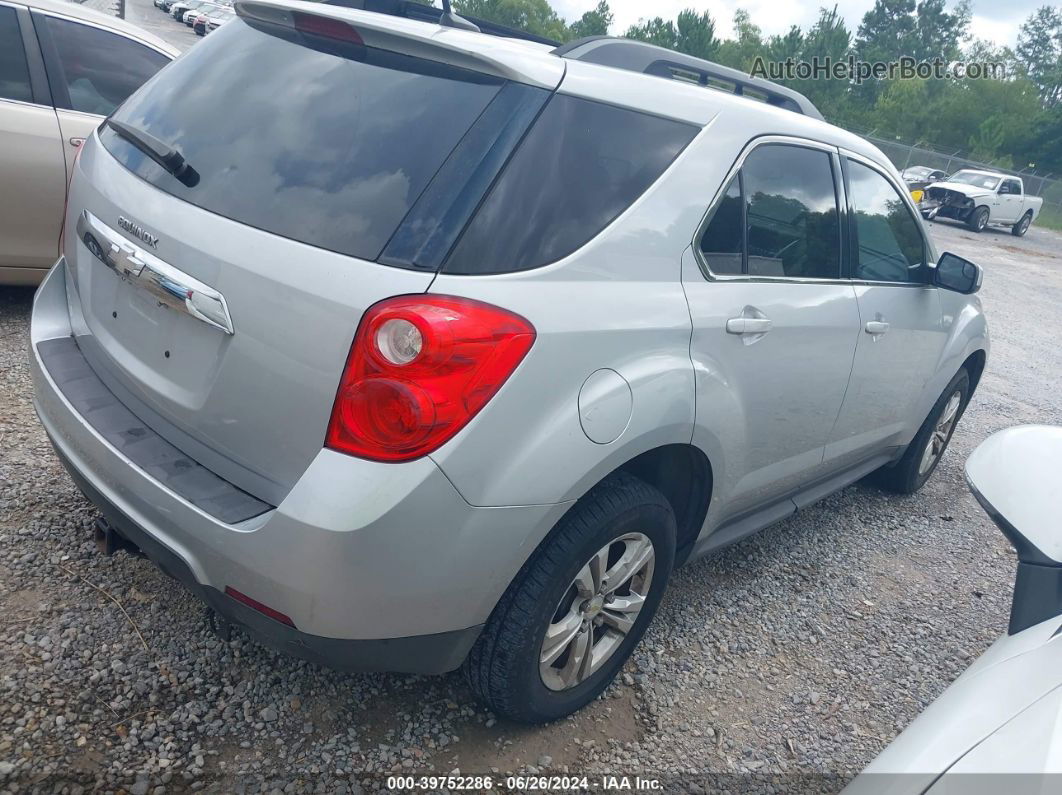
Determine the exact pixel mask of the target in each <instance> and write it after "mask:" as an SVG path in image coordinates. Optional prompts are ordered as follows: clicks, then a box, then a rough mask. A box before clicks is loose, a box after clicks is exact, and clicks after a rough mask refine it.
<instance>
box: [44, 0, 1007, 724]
mask: <svg viewBox="0 0 1062 795" xmlns="http://www.w3.org/2000/svg"><path fill="white" fill-rule="evenodd" d="M237 13H238V17H237V18H236V19H235V20H233V22H232V23H231V24H228V25H225V26H224V28H222V29H220V30H219V31H218V32H217V34H216V35H214V36H211V37H210V38H209V39H207V40H206V41H205V42H204V43H203V44H199V45H197V46H196V47H194V48H193V49H191V50H190V51H189V52H188V53H186V54H185V55H184V56H183V57H182V58H180V59H179V60H177V61H175V62H174V63H173V64H172V65H170V66H168V67H166V68H165V69H163V70H162V71H161V72H160V73H159V74H158V75H157V76H156V77H155V78H153V79H152V80H151V81H150V82H149V83H148V84H146V85H145V86H144V87H143V88H142V89H141V90H140V91H138V92H137V93H136V94H134V95H133V96H132V97H131V98H130V99H129V100H128V101H127V102H126V103H125V104H124V105H123V106H122V107H121V108H120V109H119V110H118V111H117V112H116V113H114V114H113V115H112V116H111V117H110V118H109V119H108V120H107V122H105V123H104V124H103V125H102V126H101V127H100V128H99V130H98V131H97V132H96V133H95V134H94V135H93V136H92V137H91V138H90V140H89V141H88V142H87V143H86V145H85V146H84V147H83V148H82V149H81V156H80V158H79V161H78V163H77V165H76V167H75V175H74V180H73V185H72V187H71V192H70V202H69V207H68V210H67V215H66V231H65V237H64V243H65V248H64V253H63V256H62V257H61V258H60V259H59V262H58V263H57V264H56V266H55V268H54V269H53V270H52V271H51V272H50V274H49V276H48V278H47V280H46V282H45V283H44V284H43V286H42V287H41V289H40V291H39V292H38V293H37V298H36V302H35V307H34V314H33V326H32V352H31V356H32V366H33V373H34V377H35V384H36V398H35V400H36V406H37V410H38V413H39V414H40V417H41V421H42V422H43V424H44V427H45V428H46V430H47V431H48V434H49V435H50V437H51V439H52V441H53V443H54V445H55V448H56V450H57V452H58V454H59V456H60V457H61V458H62V460H63V461H64V462H65V463H66V465H67V467H68V469H69V470H70V473H71V475H72V476H73V478H74V479H75V480H76V481H77V483H78V484H79V485H80V487H81V488H82V489H83V490H84V492H85V493H86V495H88V497H89V499H90V500H92V501H93V502H94V503H95V504H96V505H97V506H99V508H100V510H101V512H102V514H103V516H104V517H105V521H104V523H103V525H102V527H103V530H102V532H103V535H104V538H105V540H107V541H114V540H116V539H117V538H118V537H119V536H120V537H121V538H123V539H124V540H126V541H127V542H129V543H132V544H135V545H136V546H138V547H140V549H142V550H143V551H144V552H145V553H146V554H147V555H148V556H149V557H151V558H152V559H154V560H155V561H157V562H158V563H159V565H160V566H161V567H162V568H163V569H164V570H166V571H167V572H169V573H170V574H172V575H173V576H175V577H177V578H178V579H180V580H181V581H182V582H184V583H185V584H186V585H187V586H188V587H189V588H190V589H191V590H192V591H194V592H195V593H197V594H198V595H199V596H201V597H202V598H203V600H205V601H206V602H207V603H208V604H209V605H210V607H211V608H212V609H213V611H215V613H216V614H217V615H218V616H220V618H221V619H222V620H224V621H227V622H232V623H234V624H237V625H241V626H242V627H244V628H246V630H247V631H249V632H250V633H251V634H252V635H254V636H256V637H258V638H260V639H262V640H263V641H264V642H266V643H269V644H271V645H273V646H275V647H277V648H280V649H283V650H284V651H287V652H290V653H292V654H296V655H299V656H301V657H304V658H307V659H310V660H315V661H319V662H322V663H324V664H327V665H332V666H336V667H340V668H351V669H384V670H396V671H414V672H430V673H438V672H444V671H449V670H452V669H455V668H457V667H459V666H461V665H464V667H465V670H466V671H467V674H468V680H469V682H470V683H471V687H472V689H473V690H474V691H475V692H476V693H477V694H478V695H479V696H480V697H482V698H483V699H484V700H485V701H486V702H487V703H488V704H489V705H490V707H491V708H492V709H493V710H495V711H496V712H497V713H499V714H501V715H504V716H507V717H510V718H513V719H517V720H523V721H543V720H549V719H553V718H557V717H559V716H562V715H565V714H567V713H569V712H571V711H573V710H575V709H578V708H579V707H580V706H582V705H584V704H586V703H587V702H588V701H589V700H591V699H592V698H594V697H595V696H597V695H598V694H599V693H600V692H601V691H602V690H603V689H604V688H605V687H606V686H607V684H608V683H609V681H610V680H611V679H612V678H613V676H615V674H616V673H617V671H618V670H619V668H620V667H621V666H622V665H623V662H624V660H625V659H626V658H627V657H628V656H629V655H630V653H631V650H632V648H633V647H634V646H635V645H636V644H637V643H638V641H639V639H640V638H641V636H642V634H643V633H644V632H645V629H646V626H647V624H648V623H649V621H650V620H651V618H652V616H653V614H654V613H655V611H656V609H657V606H658V605H659V603H660V599H661V597H662V596H663V593H664V589H665V587H666V584H667V581H668V577H669V576H670V574H671V571H672V569H673V567H674V566H675V565H676V564H677V563H680V562H683V561H686V560H689V559H691V558H693V557H696V556H699V555H703V554H705V553H707V552H710V551H712V550H715V549H718V548H720V547H721V546H724V545H726V544H729V543H732V542H734V541H736V540H738V539H740V538H742V537H743V536H746V535H748V534H749V533H752V532H754V531H756V530H758V529H760V528H762V527H764V526H766V525H768V524H770V523H772V522H776V521H778V520H780V519H783V518H785V517H787V516H789V515H791V514H793V513H794V512H795V511H797V510H799V509H801V508H803V507H805V506H807V505H809V504H810V503H812V502H814V501H816V500H818V499H820V498H822V497H824V496H825V495H827V494H830V493H831V492H834V491H836V490H838V489H840V488H842V487H844V486H846V485H848V484H850V483H852V482H853V481H856V480H858V479H860V478H863V477H864V476H867V475H870V474H871V473H874V474H875V477H876V478H877V480H878V481H879V482H880V483H881V484H883V485H884V486H886V487H888V488H891V489H894V490H896V491H900V492H913V491H915V490H917V489H918V488H919V487H920V486H921V485H922V484H923V483H924V482H925V481H926V479H927V478H928V477H929V476H930V474H931V473H932V471H933V469H934V467H935V466H936V465H937V463H938V462H939V460H940V456H941V454H942V453H943V451H944V449H945V447H946V446H947V444H948V441H949V439H950V437H951V434H952V432H953V431H954V428H955V424H956V422H957V420H958V419H959V417H960V416H961V414H962V412H963V409H964V408H965V407H966V404H967V402H968V401H969V399H970V396H971V394H972V393H973V390H974V388H975V387H976V385H977V382H978V379H979V378H980V376H981V372H982V370H983V368H984V365H985V357H986V353H987V349H988V338H987V331H986V327H985V321H984V317H983V315H982V312H981V306H980V302H979V300H978V299H977V298H976V297H975V296H973V295H972V293H974V292H975V291H976V290H977V288H978V287H979V284H980V279H981V272H980V270H979V269H978V268H977V267H976V266H975V265H972V264H970V263H968V262H966V261H964V260H961V259H959V258H958V257H954V256H952V255H949V254H945V255H943V257H941V258H940V259H939V261H938V260H937V256H936V253H935V252H934V248H933V244H932V241H931V240H930V239H929V238H928V237H927V236H926V233H925V230H924V228H923V226H922V222H921V219H920V218H919V217H918V214H917V212H916V210H915V207H914V206H913V204H912V202H911V200H910V197H909V196H908V194H907V191H906V190H905V189H904V186H903V182H902V181H901V180H900V178H899V176H898V175H897V173H896V171H895V170H894V169H893V168H892V166H890V165H889V162H888V160H887V159H886V158H885V156H884V155H882V153H881V152H879V151H878V150H877V149H875V148H874V147H873V146H870V145H869V144H868V143H867V142H865V141H863V140H862V139H860V138H858V137H856V136H853V135H850V134H848V133H846V132H844V131H842V130H840V129H837V128H836V127H832V126H830V125H828V124H826V123H825V122H823V121H822V120H821V118H820V117H819V114H818V112H817V111H816V110H815V109H814V107H813V106H812V105H811V104H810V103H809V102H808V101H807V100H806V99H804V98H803V97H802V96H800V95H799V94H795V93H793V92H790V91H787V90H786V89H784V88H782V87H780V86H776V85H773V84H771V83H766V82H763V81H758V80H751V79H749V78H747V77H744V76H742V75H740V74H739V73H736V72H733V73H732V72H728V71H727V70H725V69H723V68H722V67H718V66H716V65H714V64H710V63H707V62H704V61H699V60H696V59H693V58H689V57H686V56H683V55H679V54H677V53H673V52H670V51H667V50H662V49H659V48H656V47H651V46H649V45H645V44H640V43H634V42H629V41H626V40H622V39H595V40H590V41H583V42H578V43H576V44H574V45H569V46H566V47H564V48H560V49H553V48H550V47H548V46H545V45H541V44H536V43H534V42H527V41H516V40H508V39H504V38H499V37H496V36H488V35H485V34H483V33H477V32H474V31H469V30H463V29H456V28H454V27H444V26H440V25H432V24H428V23H423V22H414V21H409V20H405V19H398V18H394V17H390V16H385V15H381V14H375V13H370V12H363V11H355V10H350V9H344V8H337V7H332V6H327V5H320V4H316V3H314V4H311V3H300V2H285V1H284V0H276V2H273V1H271V0H261V1H258V0H256V1H255V2H243V3H240V4H239V5H238V6H237ZM208 73H209V75H210V80H209V81H205V82H204V81H203V75H204V74H208ZM709 86H729V88H730V90H731V92H733V93H727V92H725V91H718V90H710V88H709ZM735 94H741V95H740V96H738V95H735Z"/></svg>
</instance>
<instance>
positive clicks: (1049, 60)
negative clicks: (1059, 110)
mask: <svg viewBox="0 0 1062 795" xmlns="http://www.w3.org/2000/svg"><path fill="white" fill-rule="evenodd" d="M1017 56H1018V60H1019V61H1020V62H1021V64H1022V66H1023V67H1024V68H1025V71H1026V73H1027V74H1028V75H1029V79H1030V80H1032V81H1033V82H1034V83H1035V84H1036V87H1037V88H1038V89H1039V91H1040V100H1041V101H1042V102H1043V104H1044V105H1046V106H1047V107H1053V106H1055V105H1057V104H1059V102H1062V10H1059V9H1057V8H1052V7H1051V6H1043V7H1041V8H1039V9H1037V10H1036V11H1035V12H1033V13H1032V14H1031V15H1030V16H1029V18H1028V19H1027V20H1025V22H1024V23H1023V24H1022V26H1021V32H1020V33H1019V34H1018V49H1017Z"/></svg>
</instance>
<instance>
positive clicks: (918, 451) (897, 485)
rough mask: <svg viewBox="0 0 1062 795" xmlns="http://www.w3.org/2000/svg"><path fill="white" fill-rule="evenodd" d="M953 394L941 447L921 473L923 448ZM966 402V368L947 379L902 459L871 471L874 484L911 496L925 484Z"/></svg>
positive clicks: (968, 389) (952, 432) (968, 397)
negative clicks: (952, 410) (951, 419)
mask: <svg viewBox="0 0 1062 795" xmlns="http://www.w3.org/2000/svg"><path fill="white" fill-rule="evenodd" d="M955 394H958V395H959V404H958V408H957V413H956V415H955V420H954V422H952V423H951V426H950V427H949V428H948V430H947V435H946V437H945V439H944V444H943V446H942V447H941V448H940V450H939V452H938V453H937V455H936V458H935V459H934V460H933V461H932V464H931V465H930V466H929V467H928V468H927V469H925V470H923V469H922V468H921V466H922V459H923V456H924V455H925V453H926V447H927V446H928V445H929V444H930V442H931V441H932V437H933V432H934V430H935V429H936V427H937V423H938V421H939V420H940V418H941V415H942V414H943V413H944V409H945V408H946V407H947V406H948V402H949V401H950V400H951V398H952V396H954V395H955ZM969 400H970V375H969V374H968V373H967V372H966V369H965V368H963V369H961V370H959V372H958V373H956V375H955V377H954V378H952V379H951V381H950V382H949V383H948V385H947V387H945V389H944V392H943V393H941V395H940V397H939V398H938V399H937V402H936V403H935V404H933V408H932V410H931V411H930V412H929V416H928V417H926V419H925V422H923V423H922V427H921V428H919V429H918V433H917V434H915V438H914V439H912V440H911V443H910V444H909V445H907V450H906V451H905V452H904V454H903V457H902V458H900V460H899V461H897V462H896V463H895V464H892V465H891V466H887V467H882V468H881V469H879V470H878V471H877V472H875V473H874V475H873V480H874V482H875V483H876V484H877V485H878V486H880V487H881V488H883V489H885V490H886V491H891V492H894V493H896V494H914V493H915V492H916V491H918V490H919V489H920V488H922V486H924V485H925V484H926V481H927V480H929V478H930V477H931V476H932V474H933V473H934V472H935V471H936V469H937V465H938V464H939V463H940V459H941V458H943V457H944V453H945V452H947V449H948V444H949V443H950V442H951V437H952V435H953V434H954V433H955V428H956V426H957V425H958V424H959V420H960V419H962V415H963V412H964V411H965V410H966V404H967V403H968V402H969Z"/></svg>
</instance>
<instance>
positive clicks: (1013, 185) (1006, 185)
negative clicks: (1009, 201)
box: [999, 179, 1021, 194]
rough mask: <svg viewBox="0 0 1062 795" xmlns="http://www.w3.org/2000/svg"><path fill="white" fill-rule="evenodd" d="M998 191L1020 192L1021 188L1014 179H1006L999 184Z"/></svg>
mask: <svg viewBox="0 0 1062 795" xmlns="http://www.w3.org/2000/svg"><path fill="white" fill-rule="evenodd" d="M999 192H1000V193H1010V194H1018V193H1021V188H1020V187H1018V183H1017V182H1016V181H1015V180H1012V179H1008V180H1005V181H1004V182H1003V185H1002V186H1000V190H999Z"/></svg>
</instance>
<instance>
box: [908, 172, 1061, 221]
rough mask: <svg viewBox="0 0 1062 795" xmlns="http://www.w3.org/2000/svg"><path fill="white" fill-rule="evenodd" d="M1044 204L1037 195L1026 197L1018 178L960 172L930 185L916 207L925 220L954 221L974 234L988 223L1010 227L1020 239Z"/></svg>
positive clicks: (985, 173) (992, 173)
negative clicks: (968, 228) (940, 219)
mask: <svg viewBox="0 0 1062 795" xmlns="http://www.w3.org/2000/svg"><path fill="white" fill-rule="evenodd" d="M1043 205H1044V200H1043V199H1041V198H1040V197H1039V196H1027V195H1026V193H1025V184H1024V183H1023V182H1022V181H1021V177H1012V176H1009V175H1007V174H997V173H995V172H992V171H974V170H973V169H963V170H962V171H957V172H955V173H954V174H952V175H951V176H950V177H948V178H947V179H945V180H944V181H943V182H934V183H933V184H932V185H929V186H928V187H927V188H926V189H925V194H924V195H923V198H922V201H921V203H920V204H919V205H918V207H919V209H920V210H921V211H922V216H923V217H924V218H926V219H933V218H953V219H955V220H956V221H963V222H964V223H965V224H966V225H967V226H968V227H970V229H972V230H973V231H975V232H982V231H984V229H985V227H986V226H988V225H989V224H996V225H998V226H1009V227H1010V231H1011V234H1013V235H1017V236H1018V237H1021V236H1022V235H1024V234H1025V233H1026V232H1028V231H1029V225H1030V224H1031V223H1032V222H1033V220H1034V219H1035V218H1036V216H1037V215H1039V214H1040V208H1041V207H1043Z"/></svg>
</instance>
